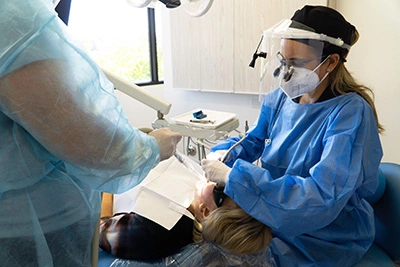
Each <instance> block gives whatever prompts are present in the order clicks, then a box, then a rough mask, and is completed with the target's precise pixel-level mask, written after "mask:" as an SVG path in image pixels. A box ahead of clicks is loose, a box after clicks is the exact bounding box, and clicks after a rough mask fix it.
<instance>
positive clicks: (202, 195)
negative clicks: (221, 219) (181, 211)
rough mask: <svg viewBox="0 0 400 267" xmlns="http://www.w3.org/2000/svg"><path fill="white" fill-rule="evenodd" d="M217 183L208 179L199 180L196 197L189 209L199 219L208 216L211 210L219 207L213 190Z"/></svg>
mask: <svg viewBox="0 0 400 267" xmlns="http://www.w3.org/2000/svg"><path fill="white" fill-rule="evenodd" d="M215 186H216V183H214V182H210V181H207V182H206V183H204V182H199V183H197V185H196V191H195V193H194V199H193V201H192V204H191V205H190V207H189V210H190V211H191V212H192V214H193V215H194V216H195V218H196V219H197V220H199V221H201V220H202V219H204V218H205V217H207V216H208V215H209V214H210V212H212V211H214V210H215V209H217V204H216V203H215V201H214V197H213V190H214V187H215Z"/></svg>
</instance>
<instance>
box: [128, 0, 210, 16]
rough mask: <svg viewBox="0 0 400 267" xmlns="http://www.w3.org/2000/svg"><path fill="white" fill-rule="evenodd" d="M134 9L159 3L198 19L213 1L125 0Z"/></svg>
mask: <svg viewBox="0 0 400 267" xmlns="http://www.w3.org/2000/svg"><path fill="white" fill-rule="evenodd" d="M126 1H127V2H128V3H129V4H130V5H132V6H134V7H139V8H142V7H154V5H155V3H157V2H161V3H163V4H164V5H165V6H166V7H167V8H176V7H180V6H181V7H183V8H184V9H185V10H186V12H187V13H189V15H190V16H192V17H200V16H203V15H204V14H206V13H207V11H208V10H209V9H210V7H211V5H212V3H213V1H214V0H126Z"/></svg>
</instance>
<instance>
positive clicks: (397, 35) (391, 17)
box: [337, 0, 400, 163]
mask: <svg viewBox="0 0 400 267" xmlns="http://www.w3.org/2000/svg"><path fill="white" fill-rule="evenodd" d="M337 9H338V10H339V11H340V12H341V13H342V14H343V15H344V17H345V18H346V19H347V20H348V21H350V22H351V23H352V24H353V25H355V26H356V28H357V29H358V31H359V33H360V39H359V41H358V42H357V44H356V45H354V47H353V48H352V50H351V52H350V54H349V58H348V68H349V70H350V71H351V72H352V73H353V74H354V76H355V77H356V78H357V79H358V80H359V81H361V82H362V83H364V84H365V85H367V86H369V87H371V88H372V89H373V90H374V92H375V99H376V107H377V110H378V115H379V119H380V121H381V123H382V124H383V125H384V126H385V128H386V131H385V132H384V134H383V135H382V136H381V140H382V144H383V148H384V157H383V161H391V162H397V163H400V142H399V139H398V137H399V136H400V118H399V117H400V82H399V78H400V49H399V44H400V1H399V0H380V1H377V0H362V1H361V0H337ZM397 75H399V76H397Z"/></svg>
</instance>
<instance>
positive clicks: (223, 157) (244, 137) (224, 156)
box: [221, 136, 246, 163]
mask: <svg viewBox="0 0 400 267" xmlns="http://www.w3.org/2000/svg"><path fill="white" fill-rule="evenodd" d="M244 139H246V136H243V137H242V139H240V140H239V141H237V142H236V143H235V144H234V145H233V146H231V147H230V148H229V149H228V150H227V151H226V153H225V154H224V155H223V156H222V158H221V162H223V163H225V161H226V160H227V158H228V156H229V154H230V153H231V151H232V150H233V149H234V148H235V147H237V146H238V145H240V144H241V143H242V142H243V141H244Z"/></svg>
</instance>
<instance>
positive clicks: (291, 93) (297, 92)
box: [279, 57, 329, 99]
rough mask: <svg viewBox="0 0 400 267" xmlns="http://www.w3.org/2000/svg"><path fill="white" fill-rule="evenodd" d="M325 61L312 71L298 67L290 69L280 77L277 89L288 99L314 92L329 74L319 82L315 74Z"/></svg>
mask: <svg viewBox="0 0 400 267" xmlns="http://www.w3.org/2000/svg"><path fill="white" fill-rule="evenodd" d="M328 58H329V57H328ZM328 58H326V59H325V60H327V59H328ZM325 60H324V61H322V62H321V63H320V64H318V66H317V67H315V69H313V70H309V69H306V68H300V67H290V68H289V69H288V70H287V71H286V73H284V74H283V75H281V77H280V80H279V87H280V88H281V90H282V91H283V92H284V93H285V94H286V95H287V96H288V97H289V98H290V99H294V98H296V97H299V96H302V95H304V94H306V93H309V92H312V91H314V90H315V88H317V86H318V85H319V84H320V83H321V82H322V81H323V80H325V78H326V77H327V76H328V74H329V72H327V73H326V74H325V75H324V77H323V78H322V79H321V80H319V77H318V75H317V74H316V73H315V71H316V70H317V69H318V68H319V67H320V66H321V65H322V64H323V63H324V62H325Z"/></svg>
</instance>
